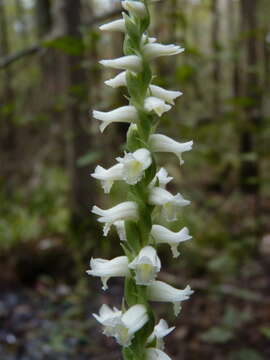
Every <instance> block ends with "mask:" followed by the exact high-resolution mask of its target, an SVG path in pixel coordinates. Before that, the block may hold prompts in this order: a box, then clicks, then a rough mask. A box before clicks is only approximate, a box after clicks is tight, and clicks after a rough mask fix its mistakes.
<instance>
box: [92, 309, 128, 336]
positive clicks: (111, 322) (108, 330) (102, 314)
mask: <svg viewBox="0 0 270 360" xmlns="http://www.w3.org/2000/svg"><path fill="white" fill-rule="evenodd" d="M93 316H94V318H95V319H96V320H97V321H98V322H99V323H100V324H101V325H103V326H104V328H103V334H104V335H107V336H113V334H114V328H115V326H116V324H117V323H118V322H119V320H120V319H121V316H122V311H120V310H118V309H117V308H113V310H112V309H111V308H110V307H109V306H108V305H106V304H103V305H102V306H101V308H100V309H99V314H98V315H97V314H93Z"/></svg>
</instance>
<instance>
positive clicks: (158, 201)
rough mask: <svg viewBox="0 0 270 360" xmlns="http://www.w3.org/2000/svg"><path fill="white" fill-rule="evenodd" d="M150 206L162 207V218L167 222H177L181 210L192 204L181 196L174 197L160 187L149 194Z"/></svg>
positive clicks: (154, 188) (151, 190)
mask: <svg viewBox="0 0 270 360" xmlns="http://www.w3.org/2000/svg"><path fill="white" fill-rule="evenodd" d="M149 204H151V205H157V206H161V207H162V210H161V212H162V216H163V217H164V218H165V219H166V220H167V221H175V220H176V219H177V213H178V210H179V208H181V207H183V206H187V205H189V204H190V201H189V200H186V199H184V198H183V196H182V195H181V194H179V193H178V194H176V195H172V194H171V193H170V192H169V191H167V190H165V189H162V188H160V187H153V188H152V189H150V192H149Z"/></svg>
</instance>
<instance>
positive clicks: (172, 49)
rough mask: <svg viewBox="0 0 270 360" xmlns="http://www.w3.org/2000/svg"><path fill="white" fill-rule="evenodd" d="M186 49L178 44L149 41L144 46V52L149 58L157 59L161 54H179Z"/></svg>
mask: <svg viewBox="0 0 270 360" xmlns="http://www.w3.org/2000/svg"><path fill="white" fill-rule="evenodd" d="M184 50H185V49H184V48H181V47H180V46H178V45H173V44H170V45H163V44H159V43H148V44H146V45H144V46H143V49H142V51H143V54H144V56H145V57H146V58H147V59H148V60H152V59H155V58H157V57H160V56H171V55H177V54H180V53H181V52H183V51H184Z"/></svg>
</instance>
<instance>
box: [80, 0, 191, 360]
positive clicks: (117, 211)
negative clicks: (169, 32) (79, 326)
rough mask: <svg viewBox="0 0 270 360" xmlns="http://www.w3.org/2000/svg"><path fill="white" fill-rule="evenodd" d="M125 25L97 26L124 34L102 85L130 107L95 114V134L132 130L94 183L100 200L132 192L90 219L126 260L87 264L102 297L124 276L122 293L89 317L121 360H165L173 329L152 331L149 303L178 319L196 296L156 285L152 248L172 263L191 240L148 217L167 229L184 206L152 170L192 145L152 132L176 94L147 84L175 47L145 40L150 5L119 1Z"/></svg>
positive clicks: (163, 176) (163, 174)
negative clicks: (117, 188) (119, 188)
mask: <svg viewBox="0 0 270 360" xmlns="http://www.w3.org/2000/svg"><path fill="white" fill-rule="evenodd" d="M122 6H123V8H124V9H125V10H126V11H127V12H128V14H127V13H125V12H123V14H122V19H119V20H115V21H112V22H110V23H107V24H104V25H102V26H100V30H102V31H121V32H124V33H125V40H124V46H123V48H124V56H122V57H120V58H118V59H112V60H102V61H100V63H101V64H102V65H104V66H106V67H110V68H113V69H119V70H122V72H120V73H119V74H118V75H116V76H115V77H114V78H113V79H110V80H107V81H105V84H106V85H108V86H110V87H113V88H118V87H120V86H124V87H126V88H127V91H128V98H129V104H128V105H126V106H123V107H120V108H117V109H114V110H111V111H108V112H103V111H94V112H93V117H94V118H95V119H97V120H99V121H100V130H101V132H103V131H104V130H105V129H106V127H107V126H109V125H110V124H111V123H114V122H124V123H129V124H130V125H129V130H128V132H127V144H126V152H125V153H124V154H123V156H122V157H118V158H117V159H116V161H117V162H116V163H115V164H114V165H113V166H112V167H110V168H109V169H104V168H103V167H101V166H97V167H96V169H95V172H94V173H93V174H92V176H93V177H94V178H95V179H98V180H100V182H101V185H102V187H103V189H104V192H105V193H109V192H110V190H111V187H112V186H113V184H114V182H115V181H124V182H126V183H127V184H128V185H129V191H128V196H127V199H125V201H124V202H122V203H120V204H118V205H115V206H113V207H111V208H110V209H106V210H103V209H100V208H99V207H97V206H94V207H93V209H92V212H93V213H94V214H96V215H98V216H99V218H98V221H99V222H100V223H102V224H103V225H104V227H103V233H104V235H105V236H107V234H108V232H109V231H110V228H111V227H112V226H114V227H115V229H116V231H117V233H118V235H119V238H120V241H121V246H122V248H123V250H124V255H122V256H118V257H116V258H114V259H112V260H105V259H99V258H98V259H91V261H90V270H88V271H87V273H88V274H89V275H92V276H98V277H100V278H101V281H102V285H103V287H102V288H103V290H106V289H107V288H108V285H107V283H108V281H109V279H110V278H111V277H124V278H125V289H124V299H123V303H122V308H121V310H118V309H117V308H113V309H111V308H110V307H109V306H107V305H102V306H101V308H100V310H99V314H93V315H94V317H95V318H96V320H97V321H98V322H99V323H100V324H101V325H102V326H103V333H104V334H105V335H106V336H112V337H114V338H115V339H116V341H117V342H118V343H119V344H120V345H121V346H122V347H123V351H122V353H123V358H124V359H125V360H143V359H146V360H158V359H159V360H169V359H170V357H169V356H168V355H166V353H165V352H164V351H163V350H164V342H163V338H164V337H165V336H167V335H168V334H169V333H170V332H171V331H173V330H174V327H169V326H168V324H167V322H166V321H165V320H163V319H160V320H159V322H158V323H157V324H156V321H155V316H154V313H153V310H152V307H151V305H150V304H149V302H152V301H160V302H169V303H172V304H173V307H174V312H175V315H177V314H178V313H179V311H180V308H181V302H182V301H184V300H188V299H189V297H190V295H191V294H192V293H193V291H192V290H191V289H190V287H189V286H186V287H185V288H184V289H176V288H174V287H172V286H171V285H168V284H166V283H165V282H162V281H160V280H157V276H158V273H159V272H160V269H161V261H160V259H159V256H158V253H157V249H158V246H159V244H164V243H165V244H168V245H169V246H170V248H171V251H172V255H173V257H177V256H179V251H178V246H179V244H180V243H181V242H183V241H187V240H189V239H191V236H190V235H189V231H188V229H187V228H186V227H184V228H183V229H180V230H179V231H178V232H173V231H171V230H169V229H167V228H166V227H164V226H161V225H159V224H153V223H152V217H153V216H152V213H153V210H154V209H155V208H158V209H160V216H161V217H162V218H163V219H165V220H166V221H168V222H171V221H175V220H176V219H177V216H178V214H179V210H180V209H181V208H182V207H184V206H186V205H189V203H190V201H189V200H186V199H185V198H184V197H183V196H182V195H181V194H180V193H178V194H176V195H175V194H171V193H170V192H169V191H168V190H166V185H167V184H168V183H169V182H170V181H171V180H172V177H169V176H168V173H167V171H166V169H164V168H160V169H157V166H156V160H155V156H156V155H155V153H158V152H166V153H173V154H175V155H176V156H177V157H178V159H179V162H180V165H182V164H183V163H184V161H183V159H182V154H183V153H184V152H185V151H189V150H191V148H192V143H193V142H192V141H189V142H185V143H180V142H177V141H175V140H173V139H171V138H169V137H168V136H165V135H162V134H157V133H155V130H156V127H157V125H158V121H159V118H160V117H161V116H162V114H164V113H165V112H167V111H169V110H170V109H171V108H172V105H173V104H174V101H175V99H176V98H178V97H179V96H181V95H182V93H181V92H180V91H170V90H166V89H163V88H161V87H159V86H156V85H154V84H152V83H151V82H152V79H153V76H152V71H151V67H150V64H151V62H152V60H154V59H155V58H157V57H160V56H171V55H177V54H180V53H182V52H183V51H184V49H183V48H181V47H180V46H177V45H163V44H159V43H158V42H157V40H156V39H155V38H151V37H149V36H148V33H147V29H148V27H149V23H150V16H149V10H148V4H147V0H142V1H139V0H136V1H122Z"/></svg>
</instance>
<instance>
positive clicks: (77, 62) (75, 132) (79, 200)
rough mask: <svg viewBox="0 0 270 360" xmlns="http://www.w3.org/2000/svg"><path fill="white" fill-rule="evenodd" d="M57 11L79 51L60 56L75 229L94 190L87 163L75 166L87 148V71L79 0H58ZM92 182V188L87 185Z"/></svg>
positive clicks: (83, 222) (84, 220)
mask: <svg viewBox="0 0 270 360" xmlns="http://www.w3.org/2000/svg"><path fill="white" fill-rule="evenodd" d="M60 13H61V16H62V20H63V21H62V24H63V26H64V29H63V30H64V34H65V38H66V39H69V40H70V41H76V45H77V46H78V49H80V51H79V52H77V54H76V55H74V54H70V53H66V54H64V56H63V61H64V65H65V76H66V86H67V98H68V99H67V111H66V131H67V135H68V137H69V138H68V139H67V149H68V151H67V157H68V168H69V174H70V180H71V208H72V219H71V220H72V227H73V230H74V231H76V232H80V231H83V230H86V228H85V227H87V226H88V225H89V221H90V214H89V208H90V206H91V205H92V204H93V203H94V198H95V190H94V189H93V182H92V183H91V182H90V176H89V173H90V171H89V167H88V166H80V167H79V166H78V165H77V164H78V159H79V158H81V157H82V156H84V155H85V154H87V153H88V152H89V151H90V150H91V139H90V135H89V123H90V119H89V116H88V110H89V101H88V99H87V95H88V85H89V84H88V82H87V74H86V72H85V70H84V69H83V67H82V66H81V64H82V62H83V59H84V46H83V38H82V34H81V32H80V25H81V18H80V14H81V1H80V0H77V1H76V2H74V1H72V0H61V7H60ZM90 186H92V189H91V187H90Z"/></svg>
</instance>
